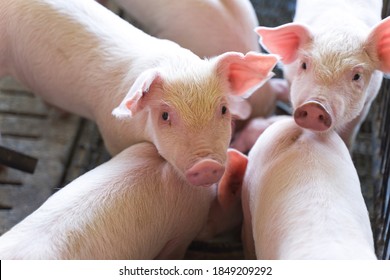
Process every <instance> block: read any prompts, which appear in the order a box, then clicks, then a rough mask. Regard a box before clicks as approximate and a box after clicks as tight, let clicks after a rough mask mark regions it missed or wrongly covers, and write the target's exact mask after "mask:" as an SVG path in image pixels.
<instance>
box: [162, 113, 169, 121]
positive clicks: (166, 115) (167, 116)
mask: <svg viewBox="0 0 390 280" xmlns="http://www.w3.org/2000/svg"><path fill="white" fill-rule="evenodd" d="M161 117H162V119H163V120H164V121H167V120H169V114H168V112H163V113H162V114H161Z"/></svg>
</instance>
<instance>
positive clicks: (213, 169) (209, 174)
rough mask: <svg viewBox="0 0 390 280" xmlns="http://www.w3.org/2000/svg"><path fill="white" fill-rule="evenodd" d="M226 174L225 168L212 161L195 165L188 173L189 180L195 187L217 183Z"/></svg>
mask: <svg viewBox="0 0 390 280" xmlns="http://www.w3.org/2000/svg"><path fill="white" fill-rule="evenodd" d="M224 172H225V167H224V166H223V165H221V164H220V163H218V162H216V161H215V160H212V159H203V160H201V161H199V162H197V163H195V164H194V165H193V166H192V167H191V168H190V169H189V170H187V172H186V178H187V180H188V181H189V182H190V183H191V184H193V185H195V186H205V185H211V184H214V183H217V182H218V181H219V180H220V179H221V178H222V175H223V173H224Z"/></svg>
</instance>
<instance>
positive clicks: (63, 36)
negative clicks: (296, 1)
mask: <svg viewBox="0 0 390 280" xmlns="http://www.w3.org/2000/svg"><path fill="white" fill-rule="evenodd" d="M0 5H1V7H2V8H1V13H2V16H1V17H0V76H1V75H6V74H10V75H12V76H13V77H15V78H16V79H17V80H19V81H21V82H22V83H23V84H24V85H26V86H27V87H29V88H30V89H31V90H32V91H33V92H35V93H36V94H37V95H39V96H40V97H42V98H43V99H44V100H46V101H47V102H49V103H51V104H53V105H55V106H57V107H59V108H62V109H64V110H67V111H70V112H72V113H75V114H78V115H81V116H83V117H86V118H88V119H91V120H94V121H95V122H96V123H97V125H98V127H99V130H100V132H101V134H102V137H103V140H104V142H105V145H106V147H107V149H108V151H109V152H110V153H111V154H112V155H115V154H117V153H119V152H120V151H122V150H123V149H125V148H126V147H128V146H130V145H133V144H136V143H139V142H151V143H153V144H154V145H155V146H156V147H157V150H158V152H159V154H160V155H161V156H162V157H164V158H165V159H166V160H167V161H168V162H170V163H171V164H172V165H173V166H174V168H175V169H176V170H177V172H178V173H179V174H181V176H182V177H183V178H186V179H187V181H188V182H189V183H191V184H193V185H197V186H203V185H209V184H211V183H216V182H218V181H219V180H220V178H221V176H222V174H223V172H224V169H225V163H226V150H227V147H228V145H229V141H230V138H231V121H232V115H236V116H239V117H240V116H241V117H247V116H248V114H249V112H248V111H245V110H243V109H242V106H241V104H242V102H239V101H237V98H239V99H241V97H240V96H242V95H245V94H248V93H250V92H251V91H253V90H254V89H256V88H258V87H259V86H261V85H262V83H264V82H265V81H266V80H267V79H269V78H270V77H271V76H272V74H271V72H270V71H271V70H272V68H273V67H274V65H275V63H276V61H277V57H276V56H274V55H271V56H270V55H264V54H259V53H255V52H251V53H247V54H246V55H243V54H242V53H236V52H229V53H224V54H221V55H220V56H218V57H214V58H211V59H200V58H199V57H198V56H196V55H195V54H194V53H192V52H191V51H189V50H187V49H184V48H182V47H180V46H179V45H177V44H176V43H173V42H171V41H168V40H161V39H157V38H154V37H151V36H149V35H147V34H146V33H144V32H142V31H141V30H139V29H137V28H135V27H133V26H132V25H130V24H129V23H127V22H126V21H124V20H122V19H121V18H119V17H118V16H116V15H115V14H114V13H112V12H111V11H109V10H107V9H106V8H104V7H103V6H101V5H100V4H98V3H97V2H95V1H93V0H32V1H25V0H14V1H8V0H0ZM112 112H113V114H112Z"/></svg>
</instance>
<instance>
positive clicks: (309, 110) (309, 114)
mask: <svg viewBox="0 0 390 280" xmlns="http://www.w3.org/2000/svg"><path fill="white" fill-rule="evenodd" d="M294 119H295V122H296V123H297V124H298V125H299V126H301V127H303V128H308V129H311V130H314V131H325V130H327V129H329V128H330V126H331V125H332V117H331V115H330V113H329V112H328V110H327V109H326V108H325V106H324V105H322V104H321V102H318V101H315V100H310V101H307V102H305V103H304V104H302V105H301V106H299V107H298V108H297V109H296V110H295V112H294Z"/></svg>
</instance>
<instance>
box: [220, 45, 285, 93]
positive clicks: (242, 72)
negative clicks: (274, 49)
mask: <svg viewBox="0 0 390 280" xmlns="http://www.w3.org/2000/svg"><path fill="white" fill-rule="evenodd" d="M216 59H217V71H218V73H222V75H225V77H226V78H227V81H228V83H229V86H230V90H231V92H230V93H231V94H232V95H244V94H247V93H252V92H253V91H255V90H256V89H257V88H259V87H260V86H262V85H263V83H265V82H266V81H267V80H268V79H270V78H271V77H272V76H273V75H274V74H273V73H272V72H271V70H272V69H273V68H274V67H275V65H276V63H277V62H278V57H277V56H275V55H268V54H260V53H255V52H249V53H247V54H246V55H243V54H242V53H237V52H227V53H224V54H222V55H220V56H218V57H217V58H216Z"/></svg>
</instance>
